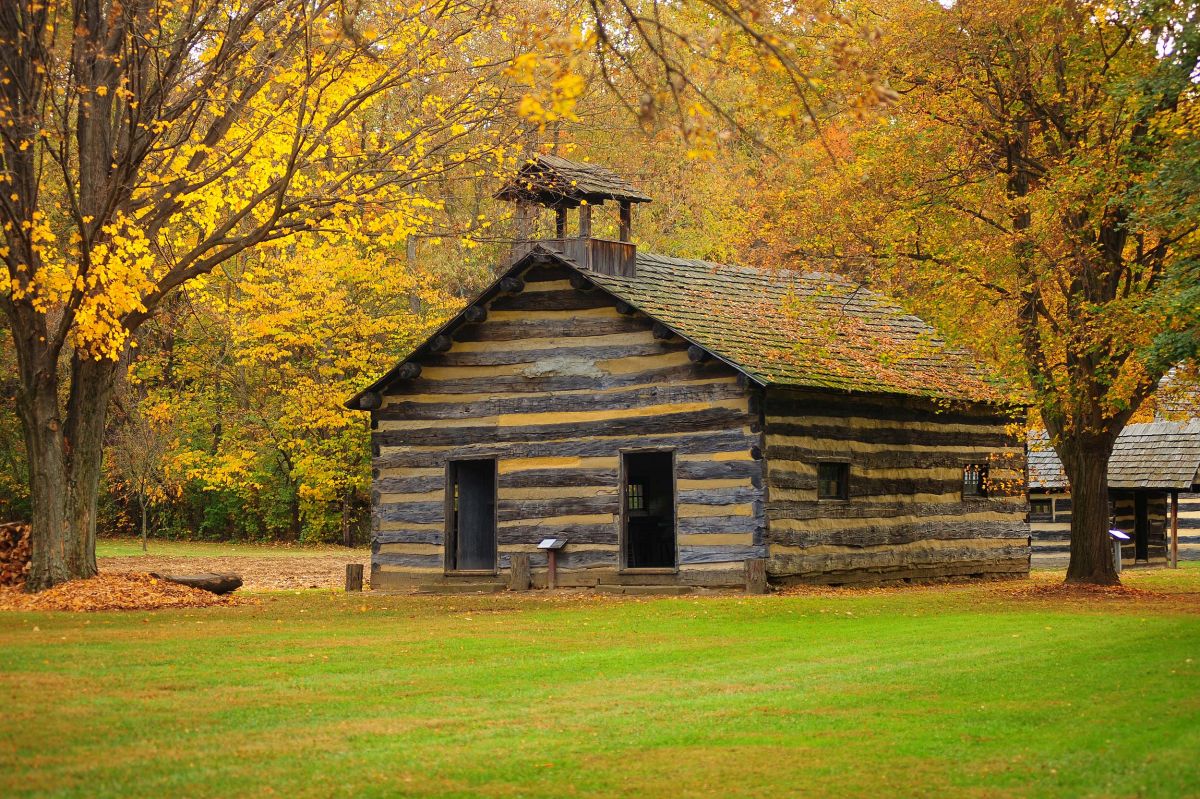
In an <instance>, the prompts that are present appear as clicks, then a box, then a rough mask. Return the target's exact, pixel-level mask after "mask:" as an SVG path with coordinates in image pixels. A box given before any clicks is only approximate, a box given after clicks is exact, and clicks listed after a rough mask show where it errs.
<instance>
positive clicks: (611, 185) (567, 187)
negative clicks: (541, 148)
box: [496, 155, 651, 206]
mask: <svg viewBox="0 0 1200 799" xmlns="http://www.w3.org/2000/svg"><path fill="white" fill-rule="evenodd" d="M496 199H499V200H520V199H533V200H536V201H538V202H546V203H551V204H553V203H554V200H555V199H558V200H560V201H561V202H559V203H558V204H561V205H565V206H575V205H579V204H580V201H581V200H587V202H588V203H599V202H603V201H604V200H608V199H612V200H617V201H622V200H624V201H626V202H631V203H648V202H650V201H651V200H650V197H649V196H647V195H646V194H644V193H643V192H641V191H640V190H639V189H637V188H635V187H634V185H633V184H632V183H630V182H629V181H627V180H625V178H623V177H621V176H620V175H618V174H617V173H616V172H613V171H612V170H611V169H606V168H605V167H602V166H599V165H597V164H588V163H584V162H582V161H568V160H567V159H566V158H559V157H558V156H556V155H538V156H534V157H533V158H532V159H530V160H528V161H526V163H525V164H523V165H522V166H521V169H520V170H519V171H518V173H517V175H516V177H514V178H513V179H512V180H510V181H509V182H508V183H507V184H506V185H505V186H504V188H502V189H501V190H500V191H499V192H498V193H497V194H496Z"/></svg>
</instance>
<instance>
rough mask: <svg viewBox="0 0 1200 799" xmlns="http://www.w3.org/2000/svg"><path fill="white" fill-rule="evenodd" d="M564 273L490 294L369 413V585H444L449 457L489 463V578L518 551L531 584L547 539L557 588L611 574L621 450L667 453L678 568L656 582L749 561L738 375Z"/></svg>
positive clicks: (747, 428) (753, 432) (723, 570)
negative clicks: (493, 466) (493, 526)
mask: <svg viewBox="0 0 1200 799" xmlns="http://www.w3.org/2000/svg"><path fill="white" fill-rule="evenodd" d="M568 278H569V274H568V272H567V271H565V270H563V269H553V268H546V267H534V268H532V269H530V270H527V271H526V272H525V273H524V274H523V275H522V279H523V280H524V288H523V290H521V291H519V292H517V293H511V294H507V295H502V296H499V297H497V298H496V299H494V300H492V301H491V302H490V303H489V304H488V307H487V311H488V315H487V318H486V320H485V321H483V322H480V323H476V324H470V325H466V326H464V327H462V328H460V329H459V330H458V331H457V332H456V333H455V335H454V339H455V340H454V343H453V345H452V346H451V348H450V349H449V350H448V351H446V352H444V353H441V354H436V355H429V356H427V357H424V358H423V359H422V360H421V366H422V372H421V375H420V376H419V377H418V378H416V379H413V380H407V381H398V382H396V383H394V384H393V385H392V387H391V388H389V389H388V391H387V392H386V394H385V397H384V402H383V405H382V407H380V408H379V409H378V410H376V411H374V412H373V413H372V426H373V433H372V446H373V456H374V464H373V465H374V475H375V481H374V497H373V500H374V501H373V507H374V514H373V530H374V533H373V553H374V554H373V556H372V582H373V585H375V586H377V587H386V586H387V585H390V584H401V583H408V582H413V581H422V580H428V579H430V578H431V577H434V576H436V575H441V574H442V572H443V568H444V544H445V535H446V529H445V528H446V519H445V492H446V463H447V462H448V461H450V460H454V459H461V458H478V457H495V458H496V459H497V470H498V490H497V525H498V527H497V546H498V566H499V568H500V569H501V570H503V569H507V568H508V565H509V560H510V556H511V555H512V554H513V553H515V552H526V553H529V554H530V555H531V562H532V566H533V570H534V580H535V582H544V580H545V566H546V558H545V555H544V553H543V552H541V551H539V550H538V549H537V548H536V546H537V543H538V541H540V540H541V539H542V538H544V537H546V536H549V535H559V534H562V535H564V536H565V537H566V538H567V539H568V541H569V543H568V545H567V547H566V549H565V550H563V552H562V553H561V555H560V557H559V564H558V575H559V583H560V585H595V584H597V583H603V582H607V581H612V580H615V579H617V578H618V574H617V572H618V566H619V557H618V555H619V539H618V535H619V524H620V521H619V520H620V507H619V504H620V497H619V490H620V489H619V464H620V453H621V452H622V451H623V450H632V449H649V448H670V449H674V450H675V452H676V464H677V468H676V481H677V482H676V485H677V491H678V521H677V529H678V544H679V546H678V563H679V574H678V576H675V577H672V576H664V577H661V578H658V580H659V581H662V582H670V581H674V580H678V581H679V582H684V583H697V584H705V583H711V584H721V583H736V582H738V581H739V580H740V579H741V577H740V575H741V568H742V565H741V561H742V560H744V559H745V558H746V557H748V556H752V555H759V556H761V555H762V554H763V548H762V546H761V545H762V538H761V527H762V503H761V496H762V465H761V461H759V460H755V458H754V454H757V453H754V454H752V452H751V449H752V447H753V446H755V445H756V444H758V443H759V435H758V431H757V428H756V427H755V425H756V423H757V416H756V415H754V414H752V413H751V412H750V402H749V400H750V391H749V390H748V389H747V388H746V387H745V381H744V380H741V379H739V377H738V375H737V373H736V372H735V371H734V370H733V369H731V368H729V367H728V366H726V365H724V364H721V363H718V362H712V361H710V362H708V363H705V364H694V363H692V362H691V361H689V359H688V356H687V343H686V342H684V341H682V340H680V339H679V338H665V339H664V338H660V337H656V336H655V335H654V331H653V324H652V322H651V320H649V319H648V318H646V317H645V316H643V315H641V314H637V313H633V314H621V313H619V312H618V310H617V308H616V306H615V303H614V302H613V301H612V300H611V299H610V298H609V297H608V296H607V295H605V294H604V293H603V292H601V291H600V290H592V291H586V292H585V291H579V290H576V289H574V288H572V287H571V285H570V283H569V282H568ZM658 332H659V335H660V336H661V335H663V331H662V330H661V329H660V330H659V331H658Z"/></svg>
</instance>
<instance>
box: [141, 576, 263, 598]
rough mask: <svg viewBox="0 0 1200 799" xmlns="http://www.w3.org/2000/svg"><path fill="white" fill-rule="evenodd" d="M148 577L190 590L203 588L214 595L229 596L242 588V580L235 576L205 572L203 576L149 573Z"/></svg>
mask: <svg viewBox="0 0 1200 799" xmlns="http://www.w3.org/2000/svg"><path fill="white" fill-rule="evenodd" d="M150 576H151V577H154V578H157V579H159V580H166V581H167V582H169V583H179V584H180V585H190V586H191V587H192V588H203V589H204V590H205V591H210V592H212V593H214V594H231V593H233V592H234V591H236V590H238V589H239V588H241V587H242V578H241V577H239V576H238V575H236V574H216V573H214V572H205V573H204V574H155V573H154V572H151V573H150Z"/></svg>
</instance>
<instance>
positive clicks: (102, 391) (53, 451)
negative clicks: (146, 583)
mask: <svg viewBox="0 0 1200 799" xmlns="http://www.w3.org/2000/svg"><path fill="white" fill-rule="evenodd" d="M45 372H46V373H45V374H43V375H39V377H41V378H42V379H39V380H38V381H37V382H36V383H35V384H34V387H33V390H27V391H26V392H25V393H24V394H23V395H22V396H21V398H20V400H19V402H18V409H19V411H20V413H21V416H22V420H23V421H24V423H25V425H24V426H25V439H26V446H27V448H28V452H29V469H30V481H29V482H30V493H31V499H32V502H33V529H34V531H35V535H34V536H33V538H32V542H31V543H32V552H31V562H30V567H29V578H28V580H27V582H26V588H27V589H28V590H30V591H41V590H43V589H45V588H50V587H51V586H54V585H58V584H59V583H62V582H65V581H67V580H76V579H80V578H84V577H92V576H94V575H95V574H96V507H97V498H98V492H99V486H100V466H101V458H102V455H103V448H104V424H105V420H106V418H107V414H108V403H109V399H110V398H111V396H112V389H113V380H114V379H115V376H116V372H117V364H116V363H115V362H113V361H93V360H81V359H79V358H75V359H73V361H72V365H71V384H70V387H69V393H68V398H67V409H66V410H67V413H66V420H65V422H64V421H63V420H62V418H61V414H60V412H59V402H58V381H57V379H56V375H55V373H54V371H53V370H45Z"/></svg>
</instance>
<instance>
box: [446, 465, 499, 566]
mask: <svg viewBox="0 0 1200 799" xmlns="http://www.w3.org/2000/svg"><path fill="white" fill-rule="evenodd" d="M470 461H491V462H492V466H493V468H492V568H491V569H458V568H451V566H450V563H451V561H453V562H454V565H455V566H456V567H457V565H458V513H457V511H455V510H454V486H455V483H456V482H457V473H456V472H457V469H456V467H455V465H456V464H459V463H464V462H470ZM445 485H446V488H445V492H444V493H445V496H444V497H443V498H442V503H443V505H442V507H443V511H442V523H443V526H444V527H443V534H442V573H443V574H451V575H471V574H478V575H496V574H499V573H500V457H499V456H498V455H478V456H476V457H472V458H447V459H446V467H445Z"/></svg>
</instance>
